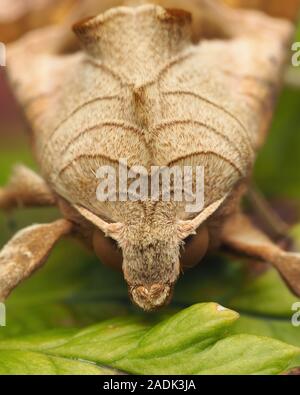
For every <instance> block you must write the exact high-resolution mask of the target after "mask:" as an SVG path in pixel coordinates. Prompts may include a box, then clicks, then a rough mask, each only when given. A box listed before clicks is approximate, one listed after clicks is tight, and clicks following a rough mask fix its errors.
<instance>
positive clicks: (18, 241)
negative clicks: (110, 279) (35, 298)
mask: <svg viewBox="0 0 300 395" xmlns="http://www.w3.org/2000/svg"><path fill="white" fill-rule="evenodd" d="M161 3H168V5H169V3H170V2H164V1H161ZM174 3H175V4H176V6H178V1H174ZM185 3H187V2H183V5H184V4H185ZM188 5H192V7H190V8H192V11H193V12H195V13H196V14H197V18H196V20H197V25H195V23H194V24H193V23H192V20H191V15H190V14H189V13H187V12H185V11H178V10H166V9H164V8H162V7H160V6H154V5H143V6H140V7H133V8H127V7H120V8H113V9H111V10H109V11H107V12H105V13H104V14H101V15H99V16H97V17H95V18H91V19H87V20H85V21H83V22H81V23H78V24H76V25H75V27H74V30H75V33H76V34H77V37H78V39H79V41H80V43H81V45H82V50H80V51H77V52H75V53H63V52H62V50H61V42H62V41H63V40H64V37H65V34H66V33H65V30H64V28H59V27H57V28H48V29H45V30H41V31H38V32H33V33H31V34H29V35H28V36H25V38H23V39H21V40H20V41H19V42H17V43H15V44H13V45H12V46H11V48H10V50H9V56H8V72H9V77H10V80H11V83H12V87H13V89H14V91H15V92H16V95H17V97H18V99H19V101H20V103H21V105H22V106H23V107H24V109H25V113H26V116H27V118H28V120H29V123H30V125H31V128H32V131H31V139H32V143H33V149H34V153H35V155H36V158H37V160H38V163H39V165H40V169H41V173H42V176H43V179H42V178H40V177H39V176H37V175H35V174H33V173H32V172H31V171H30V170H28V169H25V168H23V167H22V168H18V169H16V171H15V174H14V176H13V178H12V180H11V183H10V184H9V185H8V186H7V187H6V188H4V189H2V190H1V192H0V206H2V208H4V209H5V208H11V207H13V206H14V205H16V204H17V203H18V202H20V201H21V202H22V203H23V204H24V205H36V204H39V205H49V204H56V205H57V206H58V207H59V208H60V210H61V212H62V214H63V216H64V219H62V220H60V221H56V222H54V223H52V224H47V225H37V226H35V227H30V228H27V229H25V230H23V231H22V232H20V233H18V234H17V235H16V236H15V237H14V238H13V239H12V240H11V241H9V242H8V244H7V245H6V246H5V247H4V248H3V250H2V251H1V253H0V300H3V299H4V298H6V297H7V296H8V294H9V293H10V291H11V290H12V289H13V288H14V287H15V286H16V285H17V284H18V283H19V282H20V281H22V280H23V279H24V278H25V277H27V276H29V275H30V274H31V273H32V272H33V271H34V270H35V269H36V268H37V267H39V266H40V265H41V264H42V263H43V262H44V261H45V259H46V257H47V256H48V254H49V252H50V250H51V248H52V247H53V246H54V244H55V242H56V241H57V240H59V239H60V238H61V237H63V236H65V235H66V234H71V235H73V236H74V237H78V238H80V239H82V240H84V241H85V243H86V244H87V245H89V246H90V247H91V248H93V249H94V251H95V252H96V254H97V255H98V256H99V257H100V258H101V260H102V261H103V262H105V263H107V264H109V265H111V266H114V267H118V268H120V269H122V270H123V273H124V277H125V280H126V282H127V283H128V287H129V293H130V296H131V298H132V299H133V301H134V302H135V303H136V304H137V305H139V306H140V307H142V308H143V309H145V310H152V309H156V308H158V307H160V306H163V305H165V304H166V303H167V302H168V301H169V300H170V298H171V295H172V290H173V287H174V284H175V282H176V280H177V278H178V275H179V272H180V268H186V267H191V266H193V265H195V264H196V263H198V262H199V260H200V259H201V257H202V256H203V255H205V254H206V252H208V251H210V250H213V249H215V248H218V247H219V246H222V245H226V246H227V247H228V246H229V247H230V248H232V249H234V250H236V251H237V252H239V253H241V252H242V253H244V254H246V255H248V256H253V257H256V258H260V259H262V260H264V261H267V262H270V263H272V264H273V265H274V267H276V269H277V270H278V271H279V272H280V274H281V275H282V277H283V278H284V280H285V281H286V282H287V284H288V285H289V287H290V288H291V289H292V290H293V291H294V292H295V293H297V294H298V295H300V254H296V253H288V252H285V251H283V250H281V249H280V248H279V247H277V246H276V245H275V244H274V243H273V242H272V241H271V240H269V239H268V237H267V236H265V235H264V234H262V233H261V232H260V231H259V230H257V229H255V228H254V227H253V225H252V224H251V222H250V221H249V220H248V219H247V218H246V217H245V216H244V215H243V214H242V213H241V212H240V210H239V202H240V199H241V197H242V196H243V194H244V193H245V192H246V190H247V182H248V180H249V177H250V175H251V170H252V166H253V163H254V160H255V154H256V152H257V150H258V148H259V147H260V145H261V144H262V143H263V141H264V138H265V135H266V132H267V129H268V126H269V122H270V119H271V115H272V108H273V103H274V95H275V94H276V91H277V89H278V88H279V85H280V77H281V73H282V67H283V65H284V61H285V56H286V48H287V46H288V44H289V40H290V38H291V35H292V32H293V27H292V25H291V24H290V22H287V21H284V20H277V19H272V18H271V17H268V16H266V15H264V14H261V13H258V12H255V11H241V10H234V9H230V8H227V7H226V6H222V5H220V4H219V3H218V2H215V1H212V0H197V1H191V2H190V3H189V4H188ZM183 8H184V6H183ZM192 32H193V34H192ZM191 36H193V39H191ZM207 37H209V39H207ZM28 70H30V73H28ZM119 158H126V159H127V161H128V164H129V166H133V165H143V166H145V167H146V168H149V167H150V166H151V165H158V166H170V165H171V164H172V165H174V164H177V165H178V166H185V165H189V166H197V165H201V166H204V169H205V207H204V209H203V211H202V212H200V213H199V214H198V215H195V216H194V217H192V218H190V217H188V216H187V215H186V214H185V212H184V210H182V204H180V203H177V202H164V201H158V202H153V201H151V200H146V201H138V202H131V201H128V202H110V201H108V202H99V201H97V199H96V193H95V191H96V188H97V179H96V178H95V176H94V174H95V171H96V170H97V168H99V166H101V165H111V166H115V165H116V163H117V162H118V159H119ZM191 235H192V238H191V241H190V242H189V243H185V241H186V239H187V238H188V237H189V236H191ZM112 239H114V240H115V241H116V242H117V245H118V247H119V249H118V248H116V246H115V245H114V244H113V240H112ZM42 240H44V241H43V242H41V241H42Z"/></svg>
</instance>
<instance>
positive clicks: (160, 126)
mask: <svg viewBox="0 0 300 395" xmlns="http://www.w3.org/2000/svg"><path fill="white" fill-rule="evenodd" d="M190 123H191V124H195V125H197V126H202V127H205V128H206V129H208V130H210V131H212V132H214V133H215V134H217V135H218V136H220V137H222V138H223V139H224V140H225V141H227V142H228V143H229V144H230V145H232V146H233V148H234V149H235V151H236V152H237V153H238V154H239V157H240V158H241V159H242V158H243V157H244V155H243V153H242V152H241V150H240V149H239V147H238V146H237V145H236V144H235V142H233V141H232V140H230V138H229V137H228V136H227V135H225V134H223V133H221V132H219V131H218V130H217V129H216V128H214V127H212V126H209V125H206V124H205V123H203V122H200V121H195V120H192V119H183V120H172V121H165V122H163V123H161V124H158V125H156V126H155V128H154V130H155V131H161V130H162V129H163V128H165V127H168V126H173V125H180V124H183V125H184V124H190ZM247 146H248V149H249V150H250V146H249V144H247ZM251 152H252V150H251Z"/></svg>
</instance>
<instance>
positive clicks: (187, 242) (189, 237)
mask: <svg viewBox="0 0 300 395" xmlns="http://www.w3.org/2000/svg"><path fill="white" fill-rule="evenodd" d="M193 238H194V235H190V236H188V237H187V238H185V239H184V245H188V244H190V243H191V242H192V240H193Z"/></svg>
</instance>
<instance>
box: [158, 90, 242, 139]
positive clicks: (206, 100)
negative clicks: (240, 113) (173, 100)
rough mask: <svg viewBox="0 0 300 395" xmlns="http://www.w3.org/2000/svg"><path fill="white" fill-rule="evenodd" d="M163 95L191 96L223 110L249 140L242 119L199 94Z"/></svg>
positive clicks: (184, 92) (177, 92)
mask: <svg viewBox="0 0 300 395" xmlns="http://www.w3.org/2000/svg"><path fill="white" fill-rule="evenodd" d="M163 94H164V95H190V96H193V97H195V98H196V99H199V100H202V101H204V102H206V103H208V104H210V105H212V106H214V107H216V108H218V109H219V110H222V111H223V112H224V113H225V114H227V115H229V116H230V117H231V118H232V119H234V120H235V122H237V123H238V124H239V125H240V127H241V128H242V129H243V131H244V132H245V133H246V135H247V138H248V131H247V128H246V126H245V125H244V124H243V123H242V122H241V120H240V119H238V117H237V116H236V115H234V114H232V113H231V112H230V111H229V110H227V109H226V108H224V107H222V106H220V105H219V104H217V103H214V102H213V101H211V100H209V99H207V98H205V97H203V96H201V95H199V94H198V93H194V92H190V91H165V92H163Z"/></svg>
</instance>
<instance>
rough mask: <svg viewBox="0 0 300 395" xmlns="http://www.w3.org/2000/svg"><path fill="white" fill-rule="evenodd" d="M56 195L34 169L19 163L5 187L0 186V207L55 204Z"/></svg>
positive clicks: (10, 207)
mask: <svg viewBox="0 0 300 395" xmlns="http://www.w3.org/2000/svg"><path fill="white" fill-rule="evenodd" d="M53 205H55V196H54V194H53V193H52V191H51V190H50V189H49V187H48V186H47V184H46V182H45V181H44V180H43V179H42V178H41V177H40V176H39V175H38V174H36V173H34V172H33V171H32V170H30V169H28V168H27V167H25V166H22V165H19V166H16V167H15V168H14V171H13V174H12V176H11V178H10V180H9V182H8V184H7V185H6V186H5V187H4V188H0V209H3V210H10V209H12V208H15V207H20V206H21V207H22V206H23V207H24V206H25V207H26V206H27V207H33V206H53Z"/></svg>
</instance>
